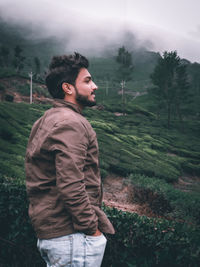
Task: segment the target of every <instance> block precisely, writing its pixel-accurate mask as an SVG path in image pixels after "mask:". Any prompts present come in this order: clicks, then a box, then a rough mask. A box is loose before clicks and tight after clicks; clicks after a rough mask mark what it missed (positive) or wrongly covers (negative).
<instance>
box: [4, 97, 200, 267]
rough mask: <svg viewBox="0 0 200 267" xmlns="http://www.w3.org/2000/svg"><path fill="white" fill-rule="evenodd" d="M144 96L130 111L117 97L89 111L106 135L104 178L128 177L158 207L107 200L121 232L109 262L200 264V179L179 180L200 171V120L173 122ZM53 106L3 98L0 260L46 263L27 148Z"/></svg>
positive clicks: (102, 137)
mask: <svg viewBox="0 0 200 267" xmlns="http://www.w3.org/2000/svg"><path fill="white" fill-rule="evenodd" d="M144 98H145V96H144ZM113 103H114V102H113ZM138 103H139V102H138ZM138 103H137V102H134V103H130V104H129V105H128V106H127V107H126V114H125V115H124V116H119V114H116V113H115V112H116V111H118V112H121V110H120V107H119V106H118V107H117V103H116V104H113V105H110V104H109V102H107V103H106V104H105V106H104V110H97V109H87V110H85V111H84V115H85V116H86V117H87V119H88V120H89V121H90V122H91V124H92V126H93V128H94V129H95V131H96V133H97V136H98V142H99V149H100V167H101V175H102V179H104V177H106V176H109V174H110V173H114V174H117V175H119V176H123V177H126V178H127V183H131V184H132V185H133V187H134V197H133V202H136V201H137V202H139V203H148V205H149V206H150V207H151V209H152V210H153V212H154V214H156V215H157V218H148V217H145V216H138V215H137V214H134V213H133V214H130V213H127V212H122V211H118V210H116V209H109V208H107V207H104V209H105V211H106V213H107V214H108V216H109V217H110V220H111V221H112V222H113V224H114V226H115V229H116V234H115V235H114V236H107V238H108V245H107V248H106V253H105V258H104V262H103V266H104V267H111V266H112V267H117V266H124V267H126V266H127V267H130V266H148V267H149V266H200V231H199V225H200V194H199V192H200V186H199V183H196V184H195V186H194V187H193V189H192V190H190V191H188V192H184V191H181V190H180V189H178V188H177V187H175V185H176V184H178V182H179V178H180V177H181V176H183V175H185V174H187V175H188V176H190V177H199V176H200V161H199V159H200V142H199V132H200V131H199V130H200V123H199V122H198V121H192V119H187V120H185V122H184V128H183V127H182V126H181V125H179V124H178V123H177V122H176V121H172V128H171V129H168V128H167V127H166V123H165V120H164V118H163V119H160V120H158V119H157V118H156V115H155V114H154V113H153V112H150V111H148V109H146V107H145V106H141V105H139V104H138ZM49 107H50V106H48V105H36V104H32V105H29V104H25V103H18V104H17V103H9V102H2V103H0V150H1V158H0V266H7V267H8V266H9V267H11V266H13V267H14V266H20V267H23V266H27V267H34V266H37V267H40V266H44V264H43V261H42V260H41V258H40V256H39V254H38V252H37V249H36V237H35V235H34V232H33V230H32V227H31V225H30V221H29V218H28V215H27V205H28V203H27V198H26V192H25V172H24V156H25V150H26V144H27V141H28V136H29V133H30V130H31V127H32V124H33V122H34V121H35V120H36V119H37V118H38V117H40V116H41V115H42V114H43V113H44V111H45V110H46V109H47V108H49ZM120 115H122V114H120ZM158 217H160V218H158Z"/></svg>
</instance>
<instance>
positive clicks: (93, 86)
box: [92, 82, 98, 90]
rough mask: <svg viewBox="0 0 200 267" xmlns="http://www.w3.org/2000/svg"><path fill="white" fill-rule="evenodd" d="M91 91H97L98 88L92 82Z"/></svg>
mask: <svg viewBox="0 0 200 267" xmlns="http://www.w3.org/2000/svg"><path fill="white" fill-rule="evenodd" d="M92 89H93V90H97V89H98V86H97V85H96V84H95V83H94V82H92Z"/></svg>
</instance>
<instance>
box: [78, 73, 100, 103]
mask: <svg viewBox="0 0 200 267" xmlns="http://www.w3.org/2000/svg"><path fill="white" fill-rule="evenodd" d="M74 87H75V91H76V96H75V97H76V101H77V103H78V104H79V105H81V106H82V107H86V106H88V107H92V106H94V105H96V100H95V90H97V89H98V87H97V86H96V84H95V83H94V82H93V81H92V78H91V75H90V73H89V72H88V70H87V69H86V68H82V69H81V70H80V72H79V74H78V76H77V78H76V81H75V86H74Z"/></svg>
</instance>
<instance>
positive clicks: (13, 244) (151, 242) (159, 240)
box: [0, 178, 200, 267]
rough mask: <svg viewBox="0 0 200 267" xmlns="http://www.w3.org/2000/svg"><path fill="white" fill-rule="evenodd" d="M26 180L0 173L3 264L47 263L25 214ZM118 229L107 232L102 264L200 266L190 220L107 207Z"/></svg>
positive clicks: (198, 240) (199, 245) (30, 266)
mask: <svg viewBox="0 0 200 267" xmlns="http://www.w3.org/2000/svg"><path fill="white" fill-rule="evenodd" d="M27 208H28V202H27V198H26V191H25V187H24V185H18V186H16V184H14V183H10V182H5V180H4V179H2V178H0V265H1V266H4V267H43V266H45V264H44V262H43V260H42V259H41V257H40V255H39V253H38V251H37V248H36V237H35V234H34V231H33V229H32V227H31V224H30V220H29V217H28V214H27ZM104 210H105V212H106V213H107V215H108V217H109V218H110V220H111V221H112V223H113V225H114V227H115V230H116V234H115V235H113V236H112V235H107V238H108V243H107V247H106V252H105V256H104V260H103V264H102V267H112V266H114V267H121V266H123V267H130V266H137V267H140V266H141V267H143V266H148V267H154V266H160V267H161V266H162V267H163V266H166V267H167V266H170V267H171V266H172V267H173V266H177V267H188V266H191V267H197V266H199V264H200V232H199V229H198V228H196V229H195V228H194V227H193V226H191V225H187V224H183V223H176V222H173V221H168V220H164V219H153V218H148V217H145V216H138V215H137V214H135V213H132V214H131V213H127V212H122V211H118V210H116V209H110V208H106V207H104Z"/></svg>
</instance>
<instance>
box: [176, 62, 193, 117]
mask: <svg viewBox="0 0 200 267" xmlns="http://www.w3.org/2000/svg"><path fill="white" fill-rule="evenodd" d="M175 82H176V92H175V93H176V94H175V99H174V104H175V109H176V113H177V114H178V116H179V120H180V121H181V122H182V120H183V118H182V106H183V104H185V103H189V102H190V99H191V94H190V93H189V82H188V74H187V66H186V65H181V64H180V65H179V66H178V67H177V69H176V80H175Z"/></svg>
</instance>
